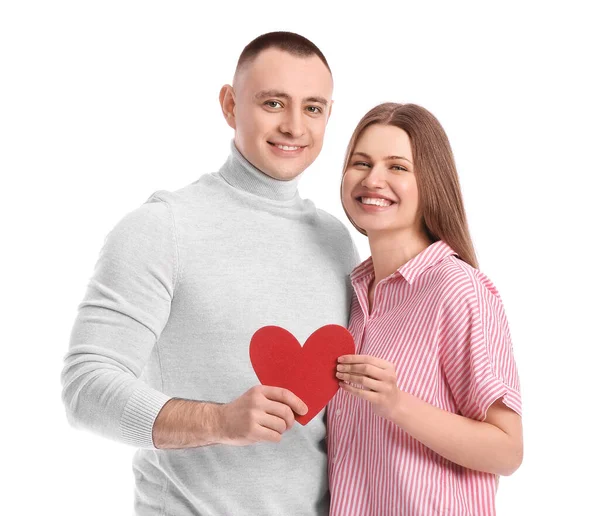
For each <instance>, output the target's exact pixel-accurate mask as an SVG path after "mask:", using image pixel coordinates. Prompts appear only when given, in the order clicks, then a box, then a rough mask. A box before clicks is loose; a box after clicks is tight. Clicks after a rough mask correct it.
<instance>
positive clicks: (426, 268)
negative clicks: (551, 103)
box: [62, 32, 522, 516]
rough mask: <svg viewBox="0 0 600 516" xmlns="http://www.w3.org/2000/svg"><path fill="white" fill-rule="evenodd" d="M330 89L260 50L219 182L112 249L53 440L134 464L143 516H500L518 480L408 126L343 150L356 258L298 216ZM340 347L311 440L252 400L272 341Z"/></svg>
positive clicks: (434, 141) (442, 183)
mask: <svg viewBox="0 0 600 516" xmlns="http://www.w3.org/2000/svg"><path fill="white" fill-rule="evenodd" d="M332 89H333V80H332V76H331V72H330V69H329V66H328V64H327V61H326V59H325V57H324V56H323V54H322V53H321V52H320V51H319V49H318V48H317V47H316V46H315V45H314V44H313V43H311V42H310V41H308V40H307V39H305V38H303V37H302V36H299V35H296V34H293V33H286V32H276V33H269V34H265V35H262V36H260V37H258V38H257V39H255V40H254V41H252V42H251V43H250V44H249V45H248V46H247V47H246V48H245V49H244V51H243V52H242V54H241V56H240V58H239V61H238V65H237V68H236V72H235V76H234V80H233V86H229V85H227V86H224V87H223V88H222V90H221V94H220V102H221V107H222V110H223V115H224V117H225V120H226V121H227V123H228V124H229V125H230V126H231V127H232V128H233V129H234V131H235V137H234V140H233V142H232V145H231V154H230V156H229V158H228V159H227V161H226V162H225V163H224V165H223V166H222V167H221V169H220V170H219V171H218V172H215V173H211V174H205V175H203V176H202V177H201V178H200V179H199V180H197V181H196V182H195V183H193V184H191V185H189V186H187V187H185V188H182V189H181V190H178V191H175V192H166V191H159V192H156V193H155V194H153V195H152V196H151V197H150V198H149V199H148V201H147V202H146V203H145V204H143V205H142V206H141V207H139V208H138V209H136V210H134V211H132V212H131V213H129V214H128V215H126V216H125V217H124V218H123V219H122V220H121V221H120V222H119V223H118V224H117V225H116V227H115V228H114V229H113V230H112V231H111V232H110V234H109V235H108V236H107V238H106V240H105V243H104V246H103V248H102V250H101V253H100V257H99V259H98V262H97V264H96V268H95V271H94V274H93V277H92V278H91V280H90V283H89V286H88V289H87V292H86V294H85V297H84V300H83V302H82V303H81V305H80V307H79V312H78V315H77V319H76V321H75V325H74V327H73V331H72V335H71V343H70V348H69V352H68V353H67V355H66V356H65V364H64V369H63V373H62V382H63V400H64V403H65V407H66V411H67V416H68V419H69V421H70V422H71V423H72V424H73V425H75V426H79V427H83V428H87V429H89V430H92V431H95V432H97V433H99V434H101V435H104V436H106V437H108V438H111V439H115V440H117V441H120V442H122V443H127V444H130V445H133V446H135V447H137V448H138V450H137V452H136V454H135V456H134V461H133V471H134V476H135V513H136V514H139V515H161V514H170V515H199V514H211V515H234V516H235V515H246V514H248V515H277V516H281V515H301V514H306V515H317V514H319V515H323V514H328V513H329V514H340V515H342V514H343V515H431V514H438V513H443V514H456V515H467V514H474V515H484V514H494V513H495V509H494V496H495V492H496V488H497V479H498V475H508V474H511V473H512V472H513V471H514V470H516V469H517V468H518V466H519V464H520V462H521V455H522V437H521V435H522V432H521V420H520V395H519V383H518V377H517V371H516V367H515V362H514V359H513V355H512V348H511V342H510V335H509V330H508V326H507V322H506V318H505V315H504V311H503V307H502V303H501V301H500V298H499V296H498V293H497V291H496V289H495V288H494V286H493V284H492V283H491V282H490V281H489V280H488V279H487V278H486V276H484V275H483V274H482V273H481V272H479V270H478V269H477V262H476V258H475V253H474V250H473V246H472V243H471V240H470V236H469V232H468V229H467V223H466V218H465V213H464V209H463V203H462V199H461V193H460V189H459V184H458V178H457V174H456V169H455V165H454V161H453V157H452V152H451V149H450V146H449V143H448V140H447V138H446V135H445V133H444V131H443V129H442V127H441V126H440V125H439V123H438V121H437V120H436V119H435V118H434V117H433V115H431V114H430V113H429V112H428V111H426V110H425V109H423V108H421V107H419V106H415V105H410V104H407V105H400V104H382V105H380V106H377V107H375V108H374V109H372V110H371V111H370V112H369V113H367V114H366V115H365V116H364V117H363V119H362V120H361V121H360V123H359V125H358V127H357V128H356V130H355V132H354V134H353V136H352V139H351V141H350V144H349V146H348V152H347V155H346V159H345V163H344V168H343V178H342V183H341V197H342V203H343V206H344V209H345V211H346V214H347V216H348V218H349V220H350V221H351V222H352V224H353V225H354V226H355V227H356V229H357V230H358V231H360V232H361V233H363V234H366V235H367V236H368V238H369V245H370V249H371V253H372V256H371V257H370V258H369V259H368V260H366V261H365V262H363V263H362V264H359V263H358V262H359V259H358V254H357V251H356V248H355V246H354V244H353V242H352V239H351V236H350V235H349V233H348V231H347V230H346V229H345V226H344V225H343V224H342V223H341V222H340V221H338V220H337V219H335V218H334V217H332V216H330V215H329V214H327V213H325V212H323V211H321V210H318V209H316V208H315V206H314V205H313V204H312V203H311V202H310V201H308V200H304V199H301V198H300V197H299V195H298V190H297V186H298V177H299V175H300V174H301V173H302V171H304V170H305V169H306V168H307V167H308V166H309V165H310V164H311V163H312V162H313V161H314V160H315V158H316V157H317V156H318V154H319V152H320V151H321V147H322V143H323V136H324V132H325V127H326V125H327V121H328V118H329V115H330V113H331V107H332V100H331V98H332ZM326 324H339V325H343V326H348V325H349V329H350V332H351V333H352V335H353V337H354V340H355V343H356V347H357V351H356V353H357V354H356V355H349V356H343V357H340V359H339V364H338V372H337V376H338V378H339V381H340V385H341V389H340V390H339V391H338V392H337V394H336V395H335V397H334V398H333V400H332V401H331V402H330V404H329V406H328V409H327V411H326V412H327V416H326V417H327V440H325V437H326V425H325V416H324V414H323V413H322V414H320V415H319V416H317V417H315V418H314V419H313V420H312V421H311V422H310V423H309V424H307V425H306V426H301V425H299V424H295V423H294V413H297V414H303V413H304V412H305V411H306V406H305V405H304V403H303V402H302V400H300V399H299V398H297V397H296V396H295V395H294V394H293V393H291V392H289V391H286V390H283V389H279V388H275V387H270V386H261V385H257V380H256V376H255V374H254V371H253V369H252V367H251V364H250V360H249V356H248V346H249V342H250V338H251V336H252V335H253V333H254V332H255V331H256V330H257V329H258V328H260V327H262V326H266V325H277V326H282V327H284V328H285V329H287V330H288V331H290V332H291V333H293V334H294V335H295V336H296V338H297V339H298V340H299V341H300V342H304V341H305V340H306V339H307V338H308V336H309V335H310V334H311V333H312V332H313V331H315V330H316V329H317V328H319V327H321V326H324V325H326Z"/></svg>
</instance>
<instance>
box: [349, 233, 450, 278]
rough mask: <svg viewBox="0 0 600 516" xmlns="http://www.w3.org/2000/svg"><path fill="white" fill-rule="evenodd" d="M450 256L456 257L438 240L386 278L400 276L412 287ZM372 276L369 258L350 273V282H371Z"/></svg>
mask: <svg viewBox="0 0 600 516" xmlns="http://www.w3.org/2000/svg"><path fill="white" fill-rule="evenodd" d="M451 255H456V256H458V255H457V253H456V252H455V251H454V250H453V249H452V248H451V247H450V246H449V245H448V244H446V242H444V241H443V240H438V241H437V242H434V243H433V244H431V245H429V246H428V247H427V248H425V249H423V251H421V252H420V253H419V254H418V255H417V256H415V257H414V258H412V259H410V260H408V261H407V262H406V263H405V264H404V265H402V266H401V267H400V268H398V269H397V270H395V271H394V272H393V273H392V274H390V275H389V276H388V278H392V277H394V276H402V277H403V278H404V279H405V280H406V281H407V282H408V283H409V284H410V285H412V284H413V283H414V282H415V280H416V279H417V278H418V277H419V276H420V275H421V274H423V272H425V271H426V270H427V269H429V268H430V267H433V266H434V265H436V264H438V263H439V262H441V261H442V260H443V259H444V258H446V257H447V256H451ZM374 275H375V269H374V268H373V258H372V257H370V256H369V258H367V259H366V260H365V261H364V262H362V263H361V264H360V265H358V266H357V267H356V268H355V269H354V270H353V271H352V273H351V274H350V280H351V281H352V283H353V284H355V283H359V282H361V281H363V280H365V279H369V280H371V279H372V277H373V276H374ZM386 279H387V278H386Z"/></svg>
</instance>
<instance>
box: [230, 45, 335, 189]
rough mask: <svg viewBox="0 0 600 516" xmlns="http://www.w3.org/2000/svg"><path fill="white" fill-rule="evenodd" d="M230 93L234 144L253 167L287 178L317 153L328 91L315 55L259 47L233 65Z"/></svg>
mask: <svg viewBox="0 0 600 516" xmlns="http://www.w3.org/2000/svg"><path fill="white" fill-rule="evenodd" d="M232 93H233V116H232V117H231V119H229V120H228V122H229V123H230V125H231V126H232V127H233V128H234V129H235V145H236V147H237V148H238V150H239V151H240V152H241V153H242V154H243V155H244V157H245V158H246V159H247V160H248V161H250V163H252V164H253V165H254V166H255V167H256V168H258V169H259V170H261V171H262V172H264V173H265V174H267V175H269V176H271V177H273V178H275V179H280V180H290V179H293V178H295V177H296V176H298V175H299V174H300V173H301V172H303V171H304V170H305V169H306V168H307V167H308V166H309V165H310V164H311V163H312V162H313V161H314V160H315V159H316V158H317V156H318V155H319V152H321V148H322V146H323V136H324V134H325V127H326V125H327V120H328V119H329V114H330V110H331V104H332V101H331V95H332V93H333V79H332V77H331V73H330V72H329V70H328V69H327V67H326V66H325V65H324V64H323V62H322V61H321V60H320V59H319V58H318V57H317V56H310V57H296V56H293V55H291V54H288V53H287V52H283V51H281V50H278V49H268V50H265V51H263V52H261V53H260V54H259V55H258V56H257V57H256V58H255V59H254V61H252V62H250V63H249V64H247V65H246V66H244V67H242V69H241V70H239V73H238V75H237V77H236V80H235V81H234V85H233V92H232Z"/></svg>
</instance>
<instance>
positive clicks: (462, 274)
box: [439, 255, 500, 300]
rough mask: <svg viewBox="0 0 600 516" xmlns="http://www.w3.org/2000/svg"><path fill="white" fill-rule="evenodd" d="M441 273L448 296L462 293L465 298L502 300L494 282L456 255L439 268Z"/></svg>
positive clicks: (448, 258) (449, 257)
mask: <svg viewBox="0 0 600 516" xmlns="http://www.w3.org/2000/svg"><path fill="white" fill-rule="evenodd" d="M439 272H440V276H441V277H442V279H443V282H442V283H443V286H444V289H445V291H446V293H447V294H452V293H460V294H461V297H465V298H466V297H470V296H474V297H476V298H478V299H481V298H487V297H492V298H496V299H497V300H500V294H499V292H498V289H497V288H496V285H494V283H493V282H492V280H491V279H490V278H489V277H488V276H487V275H486V274H485V273H483V272H482V271H481V270H479V269H477V268H475V267H473V266H471V265H469V264H468V263H467V262H465V261H463V260H461V259H460V258H459V257H458V256H456V255H452V256H448V257H447V259H446V260H444V262H443V263H442V264H441V266H440V267H439Z"/></svg>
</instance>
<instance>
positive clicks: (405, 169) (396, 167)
mask: <svg viewBox="0 0 600 516" xmlns="http://www.w3.org/2000/svg"><path fill="white" fill-rule="evenodd" d="M392 170H404V171H405V172H406V171H408V169H407V168H405V167H402V166H400V165H392Z"/></svg>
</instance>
